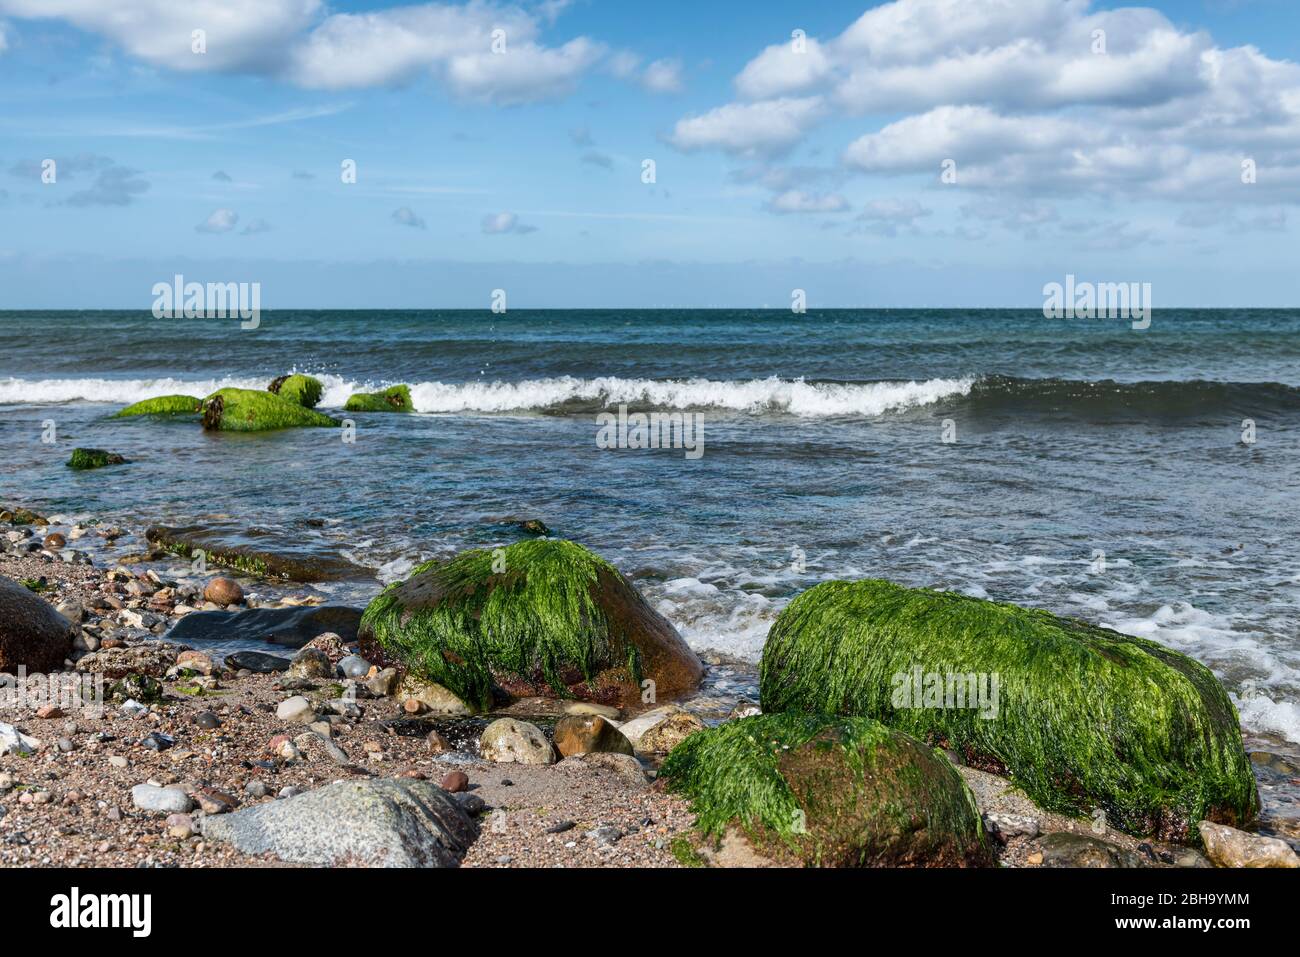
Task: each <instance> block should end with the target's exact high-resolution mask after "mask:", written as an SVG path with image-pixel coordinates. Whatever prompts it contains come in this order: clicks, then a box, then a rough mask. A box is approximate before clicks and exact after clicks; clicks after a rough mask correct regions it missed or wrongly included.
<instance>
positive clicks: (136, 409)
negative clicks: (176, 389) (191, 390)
mask: <svg viewBox="0 0 1300 957" xmlns="http://www.w3.org/2000/svg"><path fill="white" fill-rule="evenodd" d="M202 406H203V400H202V399H198V398H195V397H194V396H192V395H160V396H157V397H156V398H153V399H145V400H144V401H142V402H137V403H135V404H134V405H128V406H127V407H126V408H125V409H123V410H122V411H120V412H118V413H116V414H115V415H114V416H113V418H115V419H124V418H129V417H130V416H135V415H198V414H199V412H200V411H201V410H202Z"/></svg>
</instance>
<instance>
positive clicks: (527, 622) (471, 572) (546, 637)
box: [361, 539, 641, 710]
mask: <svg viewBox="0 0 1300 957" xmlns="http://www.w3.org/2000/svg"><path fill="white" fill-rule="evenodd" d="M602 572H607V573H609V574H612V575H614V576H617V575H618V572H617V571H616V570H615V569H614V567H613V566H612V565H610V564H609V563H608V562H606V561H605V560H604V559H602V558H600V557H599V556H597V555H595V554H593V553H591V552H589V551H588V550H587V549H585V548H583V547H582V546H581V545H576V544H574V543H573V542H568V541H563V540H559V539H536V540H527V541H522V542H516V543H515V544H513V545H510V546H508V547H506V548H504V549H499V550H497V551H496V552H493V551H488V550H486V549H474V550H471V551H466V552H462V553H460V554H459V555H457V556H455V557H454V558H452V559H450V560H449V561H436V560H435V561H431V562H426V563H425V564H423V565H420V566H419V567H418V568H416V569H415V570H414V571H413V572H412V573H411V577H410V578H409V579H408V580H407V582H399V583H394V584H392V585H389V586H388V587H387V588H385V589H384V591H383V592H381V593H380V594H379V596H378V597H376V598H375V599H374V600H373V601H372V602H371V603H370V605H369V606H368V607H367V608H366V610H365V614H364V615H363V616H362V619H361V628H362V631H363V633H369V634H372V635H373V636H374V638H375V640H377V641H378V642H379V644H380V646H381V647H382V648H383V649H384V650H385V652H388V653H391V654H393V655H395V656H396V657H398V658H400V659H401V660H402V661H403V662H404V663H405V664H406V666H407V667H408V668H410V669H411V670H412V671H413V672H415V673H416V674H417V675H419V676H420V677H423V678H425V679H427V680H430V681H434V682H436V683H438V684H440V685H442V686H444V687H446V688H448V689H450V690H451V691H452V692H454V693H455V694H456V695H457V697H459V698H460V699H461V700H463V701H465V702H466V703H468V704H470V705H471V706H473V707H477V708H478V709H480V710H487V709H488V708H490V707H491V705H492V700H493V698H492V686H493V683H494V681H493V672H494V671H496V672H499V673H501V674H507V675H511V676H515V677H519V678H523V679H531V677H532V676H533V675H535V674H540V675H541V676H542V677H543V679H544V680H545V682H546V683H547V684H548V685H549V686H550V687H551V689H552V690H554V691H555V692H556V693H557V694H559V695H561V696H564V695H566V693H567V692H566V684H565V681H564V680H563V677H562V671H564V670H565V669H577V670H578V671H579V672H580V673H581V674H582V676H583V677H584V678H585V679H586V680H587V681H589V682H590V681H592V680H593V679H594V678H595V676H596V674H597V672H599V671H601V670H603V669H605V668H609V667H612V666H622V667H625V668H626V670H627V672H628V674H629V675H630V677H631V680H632V681H633V682H640V680H641V661H640V652H639V651H638V649H637V647H636V645H635V644H633V643H632V642H631V641H629V640H627V639H626V636H624V635H623V634H621V633H620V632H619V628H618V626H617V624H616V623H613V622H611V621H610V620H609V619H608V618H607V617H606V615H605V613H604V612H603V611H602V609H601V608H600V606H599V604H598V603H597V602H596V601H595V600H594V598H593V591H594V589H595V588H596V587H597V585H598V580H599V577H600V575H601V573H602ZM416 579H419V587H418V590H416V591H415V592H411V591H410V590H409V587H410V586H409V584H408V583H410V582H412V581H413V580H416ZM404 594H406V595H411V596H412V597H416V598H418V599H419V601H420V603H421V607H418V608H408V607H406V606H405V605H404V604H403V601H402V595H404Z"/></svg>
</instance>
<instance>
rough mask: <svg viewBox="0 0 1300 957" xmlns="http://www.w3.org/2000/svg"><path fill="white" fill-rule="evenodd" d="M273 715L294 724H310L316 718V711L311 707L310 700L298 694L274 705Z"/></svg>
mask: <svg viewBox="0 0 1300 957" xmlns="http://www.w3.org/2000/svg"><path fill="white" fill-rule="evenodd" d="M275 716H276V717H277V718H279V719H280V720H281V721H288V722H291V723H296V724H310V723H311V722H312V721H315V720H316V712H315V711H314V710H313V709H312V706H311V702H310V701H308V700H307V699H306V698H304V697H303V696H302V695H300V694H297V695H294V696H293V697H292V698H286V699H285V700H284V701H281V702H280V703H279V704H278V705H277V706H276V709H275Z"/></svg>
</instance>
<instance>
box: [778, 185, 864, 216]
mask: <svg viewBox="0 0 1300 957" xmlns="http://www.w3.org/2000/svg"><path fill="white" fill-rule="evenodd" d="M767 208H768V209H770V210H771V211H772V212H774V213H840V212H843V211H844V210H846V209H848V208H849V201H848V200H847V199H845V198H844V197H843V196H840V195H839V194H838V193H821V194H817V193H805V192H804V191H803V190H801V189H789V190H786V191H785V192H784V193H777V194H776V195H775V196H773V197H772V199H771V200H769V201H768V204H767Z"/></svg>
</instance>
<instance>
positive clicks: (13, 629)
mask: <svg viewBox="0 0 1300 957" xmlns="http://www.w3.org/2000/svg"><path fill="white" fill-rule="evenodd" d="M77 630H78V629H77V628H76V626H74V625H73V624H72V622H70V621H68V619H66V618H64V617H63V616H62V615H60V614H59V613H58V612H57V611H55V610H54V608H53V606H51V605H50V604H49V602H47V601H45V600H44V599H42V598H41V597H40V596H38V595H36V594H34V593H33V592H31V591H29V590H28V589H27V588H26V587H25V586H23V585H21V584H19V583H18V582H16V581H14V580H13V579H11V578H5V577H3V576H0V671H8V672H12V673H14V674H17V672H18V669H19V668H20V667H22V668H26V669H27V671H28V673H29V674H47V673H49V672H52V671H60V670H62V668H63V660H64V659H65V658H67V657H68V655H70V654H71V653H72V639H73V638H74V637H76V634H77Z"/></svg>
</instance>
